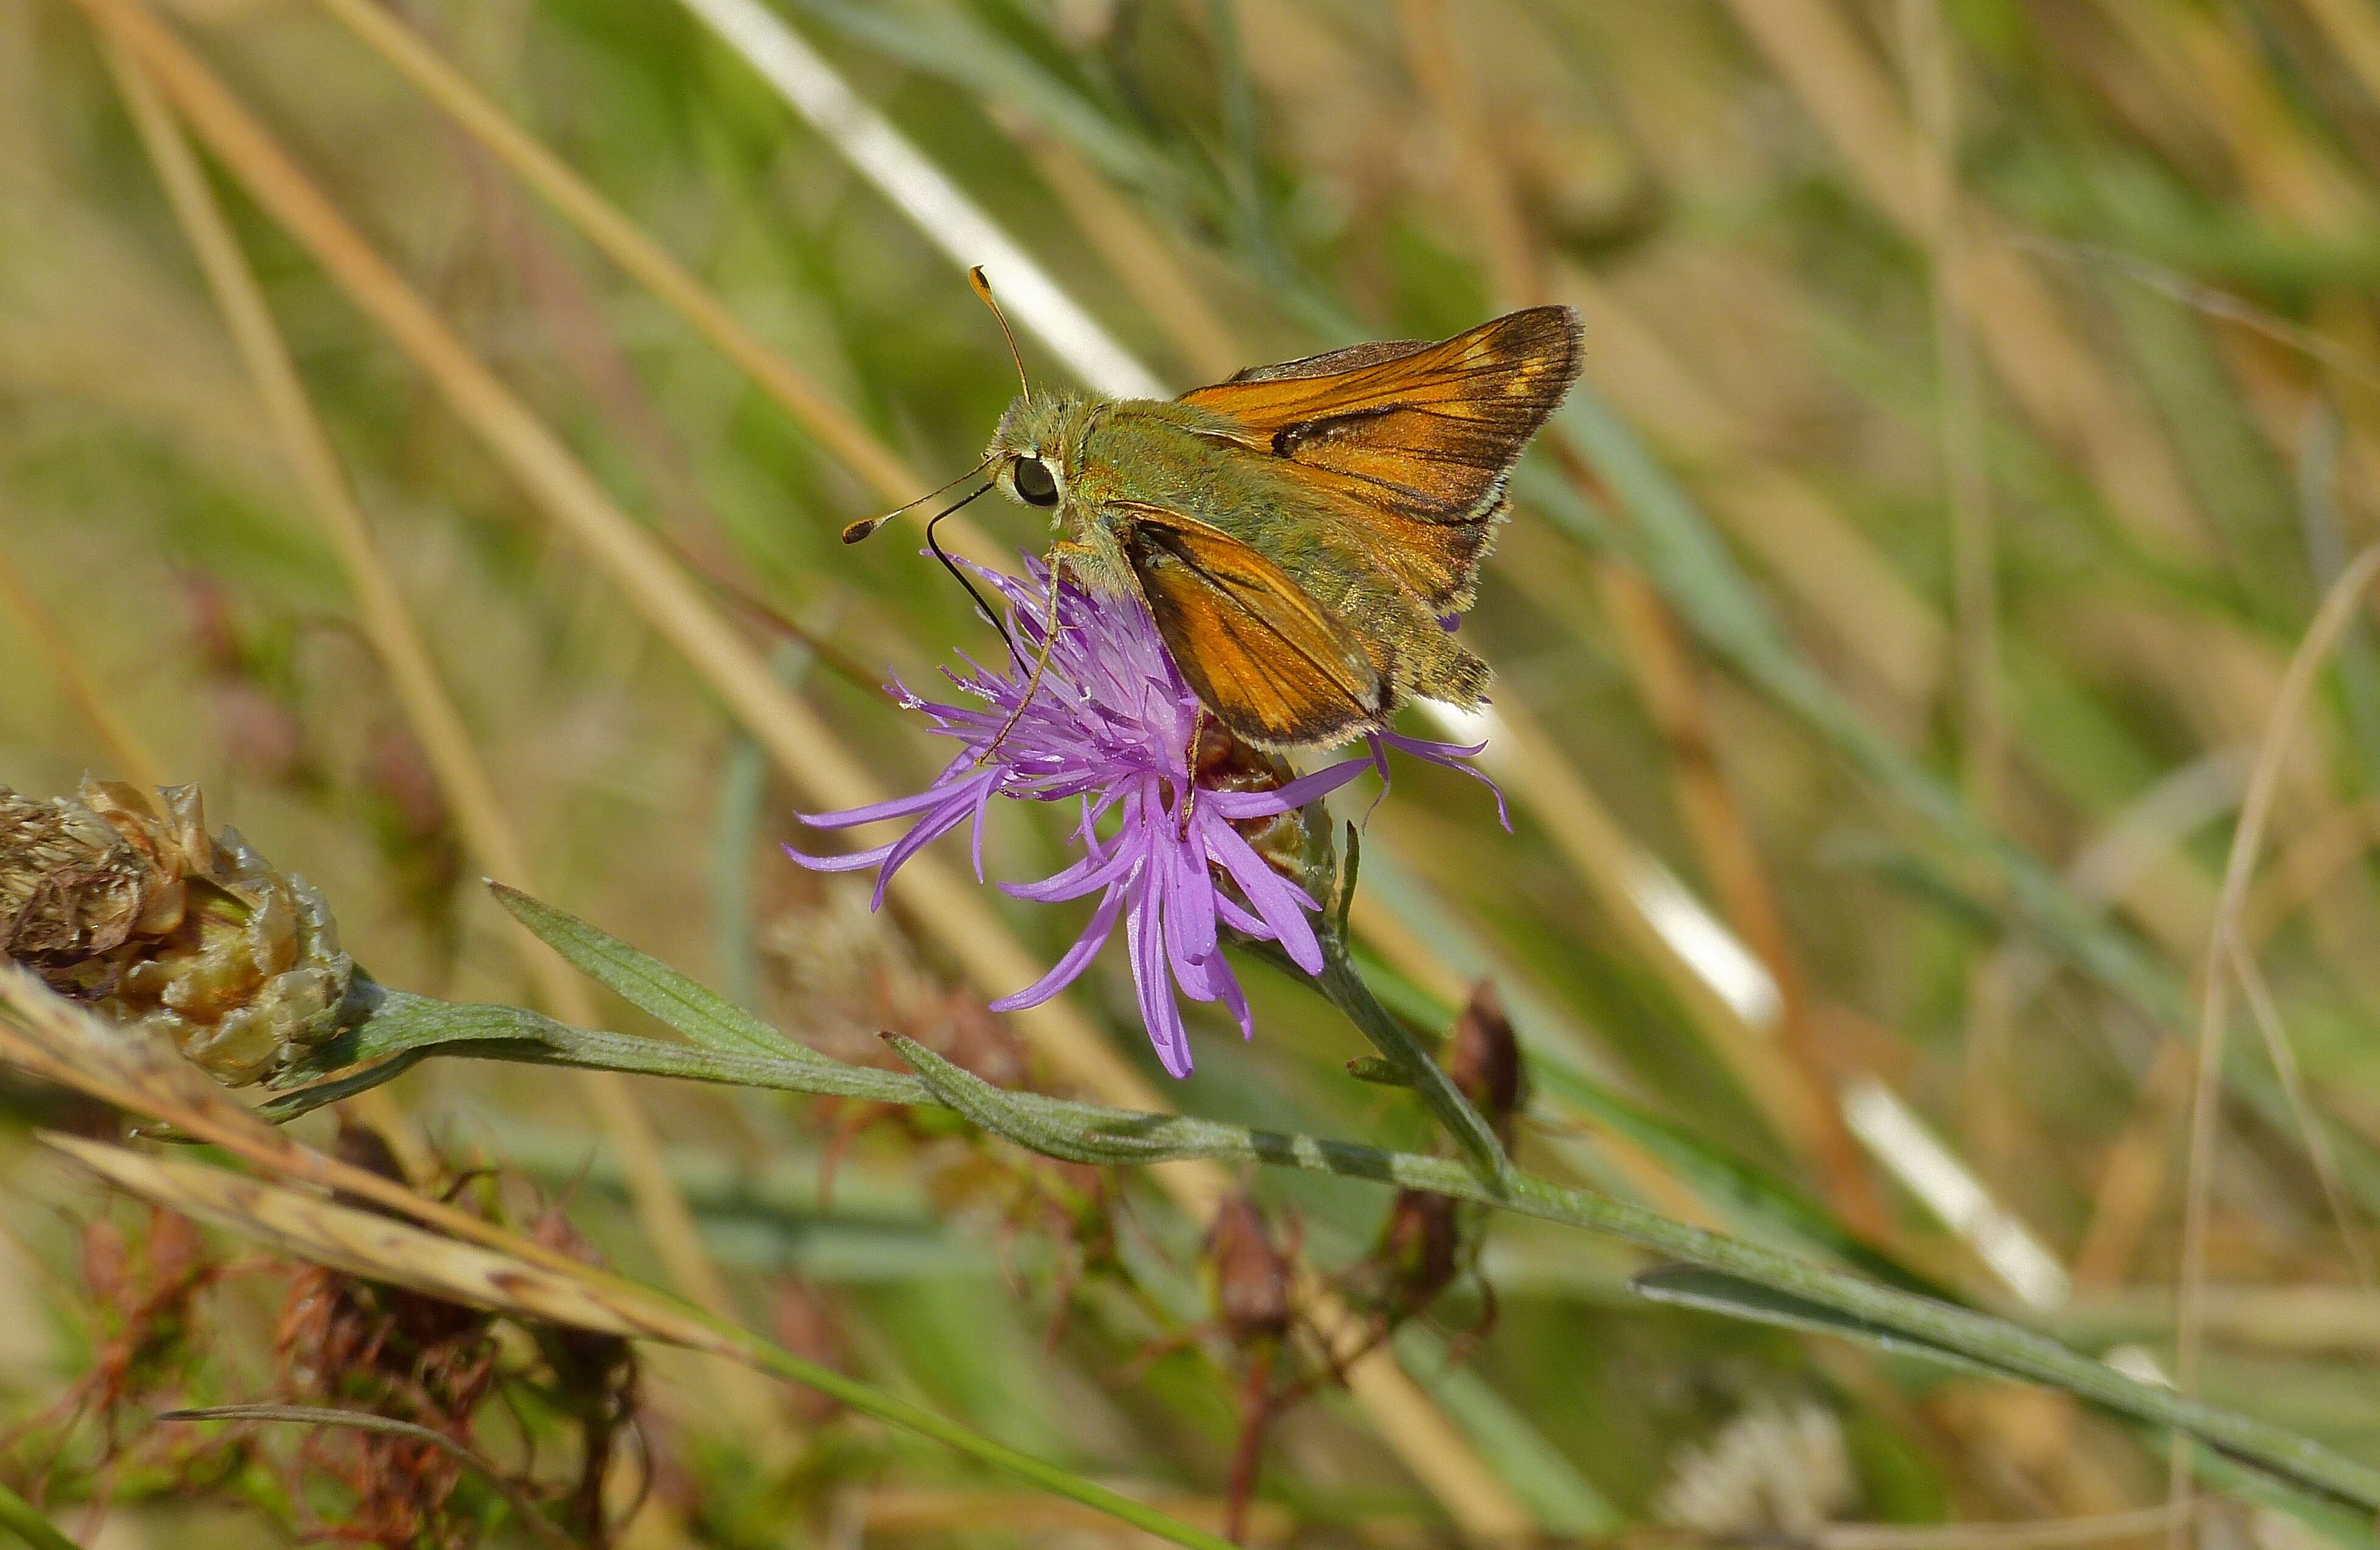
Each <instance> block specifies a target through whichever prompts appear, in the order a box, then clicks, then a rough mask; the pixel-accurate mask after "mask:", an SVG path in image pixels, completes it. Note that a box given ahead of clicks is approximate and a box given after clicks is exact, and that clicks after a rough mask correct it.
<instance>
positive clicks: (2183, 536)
mask: <svg viewBox="0 0 2380 1550" xmlns="http://www.w3.org/2000/svg"><path fill="white" fill-rule="evenodd" d="M1728 9H1729V10H1730V12H1732V13H1733V15H1734V16H1735V18H1736V20H1737V22H1738V23H1739V24H1740V25H1741V26H1742V27H1743V30H1744V31H1745V32H1746V33H1747V34H1748V35H1749V36H1750V37H1751V39H1752V41H1753V42H1754V43H1755V44H1756V45H1757V46H1758V47H1759V49H1760V51H1761V53H1762V54H1764V55H1767V58H1768V59H1769V61H1770V62H1771V63H1772V64H1773V65H1774V66H1775V67H1777V70H1778V73H1779V75H1781V76H1782V77H1784V79H1785V81H1786V83H1787V85H1789V86H1790V87H1791V89H1792V91H1793V92H1794V94H1795V96H1796V97H1797V98H1798V99H1799V100H1800V101H1801V104H1802V105H1803V109H1804V110H1805V111H1807V112H1808V113H1809V115H1810V116H1811V117H1812V118H1813V119H1814V120H1815V121H1816V123H1817V125H1818V127H1819V128H1820V129H1821V130H1823V131H1824V132H1825V134H1826V137H1827V139H1828V142H1829V143H1831V144H1832V145H1833V146H1834V148H1835V152H1836V153H1837V154H1838V155H1840V157H1842V159H1843V161H1844V162H1845V163H1846V164H1847V165H1849V166H1850V167H1851V169H1852V172H1853V174H1854V175H1856V177H1857V178H1858V181H1859V184H1860V186H1861V188H1862V189H1864V191H1865V192H1866V194H1867V197H1868V199H1869V200H1870V201H1872V202H1873V203H1874V204H1875V205H1876V208H1877V209H1878V210H1880V211H1882V212H1883V213H1884V214H1885V215H1886V216H1888V218H1889V219H1890V220H1891V221H1892V222H1893V224H1894V225H1896V226H1900V228H1901V229H1902V230H1903V231H1905V232H1908V233H1909V234H1910V235H1911V236H1912V237H1913V238H1915V239H1917V240H1920V241H1923V240H1924V236H1925V209H1924V205H1923V201H1922V198H1921V190H1922V189H1923V188H1924V180H1923V178H1922V177H1920V176H1919V175H1918V172H1917V143H1916V138H1915V135H1914V132H1913V129H1912V128H1911V126H1910V124H1909V122H1908V120H1907V118H1906V117H1905V116H1903V115H1902V113H1901V109H1900V103H1899V101H1898V100H1897V98H1896V95H1895V93H1894V92H1893V88H1892V83H1891V81H1890V79H1888V77H1887V75H1886V73H1885V71H1884V69H1883V67H1881V66H1880V65H1879V64H1878V63H1877V62H1876V59H1875V58H1874V56H1873V55H1870V53H1869V52H1868V49H1867V46H1866V44H1865V43H1863V42H1862V41H1861V39H1860V38H1859V36H1858V35H1857V34H1856V33H1855V32H1854V31H1852V27H1851V25H1850V23H1849V22H1847V21H1846V20H1844V18H1842V17H1841V15H1840V14H1839V13H1838V12H1837V10H1836V9H1835V7H1834V6H1832V5H1831V4H1829V3H1828V0H1728ZM1963 255H1964V256H1963V261H1962V262H1961V266H1960V268H1959V270H1958V272H1957V274H1956V275H1955V276H1954V279H1955V285H1954V289H1955V293H1956V296H1957V299H1958V302H1959V305H1960V309H1961V311H1962V312H1963V313H1964V315H1965V316H1966V318H1967V320H1968V323H1969V324H1970V325H1971V326H1972V327H1973V329H1974V330H1975V336H1976V338H1977V340H1978V342H1979V343H1981V344H1982V346H1983V347H1984V349H1985V352H1986V353H1987V354H1988V355H1989V356H1990V357H1991V360H1992V364H1993V365H1994V367H1995V368H1997V370H1998V372H1999V374H2000V377H2001V380H2002V381H2003V382H2005V383H2006V384H2007V385H2008V388H2009V391H2010V394H2011V395H2012V396H2013V397H2015V399H2016V400H2017V402H2018V404H2019V405H2020V406H2021V407H2022V409H2024V411H2025V413H2026V414H2027V416H2029V417H2030V418H2031V419H2032V420H2033V421H2034V425H2035V427H2036V428H2037V429H2038V430H2039V432H2040V433H2041V434H2042V435H2043V437H2044V438H2046V440H2047V441H2048V442H2049V443H2050V444H2051V445H2058V446H2063V447H2067V448H2069V449H2070V451H2071V452H2072V453H2073V455H2074V456H2075V457H2076V458H2078V459H2079V460H2080V461H2081V462H2082V463H2083V466H2084V467H2085V468H2087V469H2088V470H2090V472H2091V476H2092V478H2093V480H2094V481H2095V482H2096V483H2097V484H2098V485H2099V487H2100V488H2101V489H2102V490H2103V491H2105V492H2106V493H2107V497H2108V501H2109V503H2110V505H2111V506H2113V507H2114V509H2115V510H2116V512H2117V514H2118V515H2119V517H2120V518H2121V519H2123V520H2124V521H2125V523H2126V524H2127V525H2128V526H2130V527H2131V529H2132V531H2134V533H2135V534H2136V535H2137V536H2138V537H2139V538H2140V540H2141V541H2142V542H2143V543H2146V544H2148V545H2149V546H2150V547H2151V549H2152V550H2153V551H2154V552H2157V553H2163V554H2167V555H2179V556H2181V557H2184V558H2192V559H2195V558H2201V557H2204V555H2206V554H2207V553H2208V550H2209V544H2208V539H2207V535H2206V533H2205V532H2204V530H2203V529H2202V528H2201V526H2200V525H2199V523H2198V522H2197V521H2196V520H2195V519H2194V516H2193V514H2194V513H2195V512H2196V509H2197V503H2196V502H2195V500H2194V499H2193V498H2192V495H2191V493H2190V489H2189V486H2188V485H2187V484H2186V483H2185V482H2183V480H2182V477H2181V473H2180V470H2179V469H2178V468H2177V467H2176V466H2175V463H2174V460H2173V456H2172V453H2171V451H2170V449H2169V448H2168V447H2167V446H2166V445H2165V444H2164V442H2163V441H2162V440H2161V439H2160V438H2159V436H2158V435H2157V433H2156V431H2155V429H2154V427H2153V426H2152V425H2151V424H2150V422H2149V421H2148V420H2147V418H2146V417H2145V415H2144V414H2143V411H2142V409H2140V408H2139V407H2138V406H2137V405H2135V404H2133V403H2132V402H2131V401H2130V400H2129V399H2128V398H2127V397H2126V396H2125V394H2124V392H2123V390H2122V389H2121V388H2120V387H2119V385H2118V384H2116V383H2115V382H2113V381H2111V380H2110V379H2109V378H2108V376H2107V373H2106V372H2103V371H2102V370H2101V369H2100V366H2099V363H2098V361H2097V360H2095V358H2094V357H2093V355H2092V353H2091V352H2090V351H2089V349H2087V348H2085V347H2084V346H2083V344H2082V342H2081V341H2080V340H2079V339H2078V338H2077V337H2076V336H2075V333H2074V331H2073V329H2072V328H2070V326H2069V324H2068V323H2067V320H2066V318H2065V317H2064V316H2063V314H2062V313H2061V311H2060V309H2059V307H2058V301H2057V299H2056V298H2055V297H2054V296H2053V295H2052V294H2051V292H2050V291H2049V289H2048V287H2046V286H2045V285H2043V284H2042V281H2041V278H2040V276H2039V275H2036V274H2034V271H2033V270H2032V269H2031V268H2029V267H2027V266H2026V264H2025V263H2024V262H2023V261H2022V259H2021V258H2019V257H2018V255H2017V254H2016V253H2015V252H2013V251H2011V250H2010V248H2009V247H2008V245H2007V244H2006V243H2004V242H2003V241H2001V240H2000V239H1999V238H1998V235H1997V234H1996V233H1994V232H1992V231H1991V230H1989V229H1988V228H1981V227H1979V228H1978V229H1977V230H1975V231H1974V232H1973V233H1971V234H1970V237H1969V240H1968V241H1967V242H1966V243H1965V244H1964V245H1963Z"/></svg>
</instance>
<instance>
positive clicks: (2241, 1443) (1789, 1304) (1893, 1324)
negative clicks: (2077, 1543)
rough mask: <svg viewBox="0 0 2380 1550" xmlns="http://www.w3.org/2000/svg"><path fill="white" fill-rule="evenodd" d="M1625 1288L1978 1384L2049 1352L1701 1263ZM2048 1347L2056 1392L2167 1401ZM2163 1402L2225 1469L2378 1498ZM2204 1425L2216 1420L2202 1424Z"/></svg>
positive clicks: (2225, 1425)
mask: <svg viewBox="0 0 2380 1550" xmlns="http://www.w3.org/2000/svg"><path fill="white" fill-rule="evenodd" d="M1631 1285H1632V1286H1633V1287H1634V1288H1635V1289H1636V1291H1637V1292H1638V1293H1639V1294H1641V1295H1642V1296H1645V1297H1646V1298H1649V1299H1651V1300H1654V1301H1656V1302H1668V1303H1674V1304H1677V1305H1678V1306H1681V1307H1686V1308H1695V1309H1699V1310H1701V1311H1702V1312H1709V1313H1718V1314H1720V1315H1722V1316H1725V1317H1728V1318H1735V1319H1747V1320H1750V1321H1751V1322H1753V1323H1755V1324H1773V1325H1776V1326H1778V1327H1779V1328H1784V1329H1792V1330H1799V1331H1801V1332H1803V1333H1804V1334H1815V1335H1833V1336H1840V1337H1841V1338H1843V1339H1847V1340H1854V1341H1857V1342H1859V1343H1860V1344H1862V1345H1866V1346H1873V1347H1875V1348H1876V1349H1879V1350H1885V1351H1889V1352H1892V1353H1893V1354H1894V1355H1897V1356H1910V1357H1916V1358H1919V1359H1921V1360H1923V1361H1933V1362H1937V1363H1940V1364H1941V1365H1943V1366H1946V1367H1951V1368H1956V1369H1958V1370H1959V1371H1961V1372H1965V1373H1980V1374H1982V1375H1984V1376H1985V1377H1994V1378H2007V1379H2012V1380H2016V1381H2019V1382H2040V1381H2043V1369H2042V1367H2041V1365H2040V1362H2039V1358H2040V1356H2041V1354H2042V1351H2041V1348H2042V1347H2045V1346H2049V1345H2050V1342H2048V1341H2046V1340H2042V1339H2041V1338H2040V1337H2039V1336H2032V1335H2029V1334H2026V1333H2025V1332H2022V1331H2018V1330H2017V1329H2016V1326H2015V1325H2013V1324H2010V1325H2008V1326H2007V1327H2008V1329H2009V1330H2010V1332H2011V1333H2013V1334H2015V1335H2018V1336H2021V1338H2018V1339H2014V1340H2006V1341H2003V1340H2000V1339H1998V1338H1992V1337H1988V1335H1989V1332H1988V1331H1982V1332H1981V1333H1984V1334H1985V1335H1986V1336H1987V1337H1985V1338H1973V1337H1945V1335H1944V1334H1943V1332H1942V1331H1941V1330H1938V1329H1926V1328H1921V1327H1918V1326H1917V1325H1916V1324H1913V1322H1910V1321H1906V1320H1902V1319H1896V1318H1893V1317H1890V1316H1883V1317H1877V1316H1873V1315H1868V1314H1862V1313H1857V1312H1850V1311H1847V1310H1845V1309H1844V1308H1842V1307H1840V1306H1832V1305H1829V1304H1828V1303H1826V1302H1822V1301H1818V1300H1813V1299H1811V1298H1807V1297H1802V1296H1798V1295H1796V1294H1795V1293H1793V1292H1792V1291H1791V1290H1788V1289H1786V1288H1781V1287H1779V1286H1776V1285H1773V1284H1770V1283H1767V1282H1765V1281H1760V1280H1755V1279H1752V1278H1749V1277H1746V1276H1743V1275H1732V1274H1730V1273H1729V1272H1727V1271H1723V1270H1715V1269H1712V1268H1710V1267H1709V1266H1706V1265H1695V1264H1681V1265H1667V1266H1663V1267H1662V1268H1660V1269H1658V1270H1650V1271H1646V1272H1645V1274H1643V1275H1639V1276H1637V1277H1636V1278H1635V1279H1634V1280H1633V1282H1632V1283H1631ZM1969 1317H1970V1318H1971V1319H1974V1320H1981V1321H1983V1322H1984V1323H1985V1324H1989V1323H1995V1322H1998V1321H1991V1320H1985V1318H1984V1315H1981V1314H1972V1315H1969ZM2054 1349H2056V1350H2057V1351H2058V1356H2059V1359H2060V1360H2059V1362H2058V1364H2059V1365H2060V1366H2062V1367H2065V1368H2067V1369H2068V1371H2067V1373H2066V1381H2063V1382H2059V1383H2058V1386H2059V1387H2062V1388H2065V1389H2067V1390H2068V1391H2069V1392H2070V1393H2073V1394H2075V1395H2077V1396H2078V1397H2082V1398H2084V1399H2092V1400H2096V1401H2098V1402H2099V1403H2101V1404H2103V1405H2106V1406H2107V1408H2108V1409H2111V1410H2116V1411H2118V1412H2119V1414H2123V1415H2128V1416H2131V1417H2132V1418H2134V1419H2136V1420H2142V1419H2151V1418H2149V1417H2145V1416H2143V1414H2142V1412H2141V1410H2139V1409H2138V1408H2136V1406H2135V1404H2133V1403H2127V1402H2121V1401H2119V1400H2117V1399H2115V1398H2113V1396H2115V1395H2117V1394H2119V1393H2120V1392H2122V1390H2124V1389H2127V1388H2129V1389H2145V1390H2148V1391H2149V1392H2151V1393H2160V1394H2168V1395H2170V1394H2171V1391H2170V1390H2168V1389H2162V1388H2158V1387H2156V1386H2155V1385H2146V1384H2140V1383H2137V1382H2135V1381H2134V1380H2133V1379H2131V1378H2128V1377H2125V1376H2123V1374H2121V1373H2118V1372H2117V1371H2116V1370H2115V1369H2114V1368H2112V1367H2107V1366H2106V1365H2105V1364H2104V1363H2095V1365H2097V1366H2099V1367H2100V1369H2101V1371H2102V1372H2103V1373H2105V1374H2106V1375H2107V1377H2108V1378H2110V1379H2113V1380H2115V1382H2114V1383H2113V1384H2093V1383H2083V1382H2077V1381H2074V1380H2075V1376H2076V1374H2075V1373H2073V1371H2072V1369H2071V1363H2072V1362H2077V1361H2090V1360H2091V1359H2089V1358H2087V1357H2084V1356H2082V1355H2081V1354H2080V1353H2077V1352H2072V1351H2068V1350H2066V1349H2064V1348H2063V1347H2056V1348H2054ZM2126 1397H2127V1398H2130V1397H2131V1396H2126ZM2174 1401H2175V1404H2174V1407H2173V1408H2174V1410H2175V1414H2176V1416H2178V1415H2179V1414H2180V1408H2181V1407H2188V1408H2190V1409H2192V1410H2198V1411H2200V1412H2202V1413H2201V1414H2200V1415H2199V1416H2198V1418H2197V1419H2196V1421H2195V1422H2190V1423H2184V1425H2183V1428H2182V1429H2183V1430H2184V1431H2186V1432H2188V1433H2189V1434H2192V1436H2194V1437H2196V1438H2198V1439H2199V1440H2200V1441H2202V1442H2204V1443H2205V1444H2207V1445H2208V1446H2211V1447H2213V1448H2215V1449H2216V1451H2217V1452H2218V1453H2219V1454H2222V1455H2224V1456H2226V1457H2228V1458H2230V1459H2231V1460H2233V1461H2234V1462H2235V1463H2239V1464H2241V1465H2245V1466H2248V1467H2251V1468H2253V1469H2254V1470H2256V1471H2259V1472H2261V1473H2263V1474H2264V1475H2265V1476H2267V1477H2268V1478H2270V1479H2271V1480H2273V1481H2277V1482H2279V1483H2284V1484H2288V1485H2290V1486H2294V1487H2295V1488H2297V1489H2298V1490H2301V1491H2305V1492H2310V1493H2312V1494H2313V1495H2315V1496H2316V1497H2318V1498H2320V1499H2322V1500H2324V1501H2328V1502H2332V1503H2336V1504H2338V1505H2341V1506H2347V1507H2358V1508H2364V1509H2369V1508H2370V1507H2372V1506H2373V1501H2374V1492H2375V1491H2380V1473H2375V1472H2374V1471H2371V1470H2368V1469H2365V1468H2364V1467H2362V1466H2361V1465H2357V1464H2353V1463H2350V1461H2349V1460H2347V1459H2344V1458H2338V1456H2337V1455H2334V1454H2331V1453H2330V1452H2329V1451H2328V1450H2327V1449H2325V1448H2324V1447H2323V1446H2321V1445H2320V1444H2318V1443H2314V1442H2312V1441H2309V1440H2307V1439H2305V1438H2302V1437H2298V1436H2296V1435H2294V1434H2291V1433H2289V1432H2287V1431H2285V1430H2283V1429H2282V1428H2280V1427H2277V1426H2273V1425H2269V1424H2267V1423H2265V1422H2260V1421H2254V1420H2251V1419H2250V1418H2248V1417H2246V1416H2238V1415H2229V1414H2227V1413H2225V1412H2222V1411H2217V1410H2210V1409H2208V1408H2207V1407H2204V1406H2198V1405H2195V1404H2193V1403H2192V1401H2189V1400H2185V1399H2181V1398H2180V1397H2179V1396H2174ZM2211 1421H2212V1422H2219V1423H2217V1424H2213V1425H2210V1424H2208V1422H2211ZM2342 1466H2343V1468H2342Z"/></svg>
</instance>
